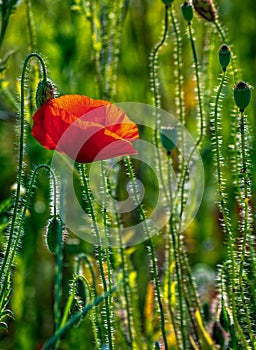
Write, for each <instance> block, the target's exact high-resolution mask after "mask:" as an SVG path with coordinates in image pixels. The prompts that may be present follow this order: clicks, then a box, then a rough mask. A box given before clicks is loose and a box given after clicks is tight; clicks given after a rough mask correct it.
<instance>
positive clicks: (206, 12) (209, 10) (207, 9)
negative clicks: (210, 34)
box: [193, 0, 217, 22]
mask: <svg viewBox="0 0 256 350" xmlns="http://www.w3.org/2000/svg"><path fill="white" fill-rule="evenodd" d="M193 5H194V8H195V10H196V12H197V13H198V14H199V15H200V16H201V17H203V18H204V19H206V21H209V22H214V21H215V20H216V18H217V10H216V8H215V6H214V3H213V2H212V0H193Z"/></svg>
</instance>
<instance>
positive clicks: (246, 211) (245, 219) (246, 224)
mask: <svg viewBox="0 0 256 350" xmlns="http://www.w3.org/2000/svg"><path fill="white" fill-rule="evenodd" d="M240 116H241V124H240V133H241V149H242V164H243V168H242V173H243V188H244V192H243V205H244V216H243V244H242V253H241V258H240V269H239V285H240V289H241V298H242V301H243V304H244V308H245V316H246V322H247V326H248V330H249V334H250V340H251V344H252V346H253V349H254V340H253V332H252V325H251V320H250V316H249V312H248V307H247V302H246V298H245V295H244V287H243V270H244V262H245V253H246V247H247V237H248V231H249V229H250V223H249V191H248V180H249V179H248V170H247V164H246V141H245V115H244V112H243V111H241V112H240ZM247 157H248V155H247Z"/></svg>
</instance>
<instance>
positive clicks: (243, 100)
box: [234, 81, 251, 112]
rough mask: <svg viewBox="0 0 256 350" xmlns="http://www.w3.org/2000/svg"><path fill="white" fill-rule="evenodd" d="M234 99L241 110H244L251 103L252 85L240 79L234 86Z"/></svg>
mask: <svg viewBox="0 0 256 350" xmlns="http://www.w3.org/2000/svg"><path fill="white" fill-rule="evenodd" d="M234 99H235V103H236V105H237V107H239V110H240V112H243V111H244V110H245V108H246V107H247V106H248V104H249V103H250V99H251V87H250V85H249V84H247V83H245V82H244V81H240V82H239V83H238V84H237V85H235V87H234Z"/></svg>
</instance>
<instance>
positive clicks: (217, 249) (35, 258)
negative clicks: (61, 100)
mask: <svg viewBox="0 0 256 350" xmlns="http://www.w3.org/2000/svg"><path fill="white" fill-rule="evenodd" d="M181 5H182V4H181V2H179V1H177V0H175V1H173V0H169V1H168V0H163V1H160V0H155V1H146V0H140V1H138V2H132V1H117V0H115V1H110V0H106V1H105V2H102V1H92V0H89V1H84V0H74V1H71V0H70V1H57V0H56V1H50V0H46V1H30V0H26V1H23V2H19V1H13V0H8V1H0V17H1V28H0V30H1V31H0V103H1V107H0V143H1V145H2V147H1V150H0V162H1V173H0V179H1V183H2V184H3V186H2V187H1V189H0V247H1V251H2V253H1V260H0V265H1V271H0V282H1V286H0V328H1V336H0V348H5V349H16V348H17V349H26V350H29V349H35V348H39V347H40V348H43V349H52V348H53V347H54V348H56V349H57V348H59V349H71V348H74V349H85V348H86V349H134V350H136V349H139V350H141V349H147V350H149V349H150V350H151V349H160V348H163V349H166V350H167V349H183V350H185V349H191V348H192V349H212V350H214V349H218V348H220V349H223V350H225V349H248V350H249V349H250V350H251V349H252V350H253V349H255V347H256V345H255V336H256V334H255V317H254V315H255V313H256V302H255V301H256V295H255V290H256V268H255V266H256V264H255V258H256V257H255V240H254V233H255V204H256V202H255V199H256V196H255V182H256V177H255V174H256V162H255V159H256V158H255V151H254V149H255V146H256V141H255V137H254V135H255V125H256V124H255V121H254V119H253V118H252V116H253V115H254V114H255V112H256V111H255V110H254V109H255V104H253V103H250V102H251V100H253V90H252V88H251V86H250V85H249V84H248V83H246V82H244V80H245V81H250V82H252V84H253V81H254V80H255V71H253V69H254V64H253V62H254V61H255V57H254V56H255V53H254V51H253V49H251V47H252V45H251V42H253V33H254V32H255V29H256V21H255V20H254V19H253V18H252V16H251V12H252V10H251V8H252V6H253V5H254V3H253V2H252V0H250V1H248V2H247V3H243V4H241V2H240V1H239V0H234V1H232V2H228V1H227V2H225V1H223V2H219V4H215V3H214V2H213V1H212V0H200V1H196V0H193V2H189V3H188V2H185V3H184V4H183V5H182V8H181ZM216 5H219V6H216ZM217 8H218V13H217ZM234 13H240V15H241V18H242V19H243V23H244V26H245V27H244V28H246V29H244V30H246V31H247V32H246V37H243V38H242V33H241V32H240V29H239V26H238V25H237V23H236V21H234ZM198 15H199V16H198ZM247 19H248V20H247ZM249 19H250V20H249ZM222 23H224V24H226V26H227V27H228V32H229V37H227V35H226V33H225V32H226V30H225V28H224V27H223V25H222ZM250 50H252V51H250ZM31 52H35V53H31ZM37 52H40V55H39V54H38V53H37ZM235 53H236V54H237V57H236V55H235ZM41 55H42V56H41ZM42 57H44V58H45V57H46V58H47V63H45V61H44V60H43V59H42ZM22 61H24V66H23V70H22V71H21V68H20V62H22ZM46 66H47V67H48V68H49V72H48V71H47V70H46ZM20 75H21V81H18V82H17V78H19V77H20ZM48 76H49V78H50V79H51V80H48ZM52 81H53V82H54V83H52ZM45 83H46V85H45ZM38 86H39V92H40V96H39V97H40V98H39V100H40V101H39V104H38V105H41V104H42V103H44V102H45V101H47V100H49V99H50V98H52V97H54V96H53V86H56V87H57V89H58V90H59V91H60V93H61V94H64V93H80V94H85V95H88V96H90V97H93V98H101V99H108V100H110V101H111V102H115V101H116V102H118V101H124V100H126V101H139V102H142V103H145V104H151V103H152V102H153V105H154V106H155V107H158V108H163V109H165V110H167V111H169V112H170V113H172V114H174V115H175V116H176V118H177V119H178V120H179V121H180V122H181V123H182V124H183V125H184V126H185V128H186V130H188V131H189V132H190V133H191V134H192V136H193V137H194V139H195V145H194V147H192V148H191V149H190V150H188V153H186V157H183V154H184V152H185V150H186V142H185V141H186V140H185V136H184V132H181V130H180V129H179V127H178V126H177V127H176V126H175V127H173V126H169V125H162V124H161V123H162V120H161V118H160V116H159V114H158V113H157V112H155V129H154V130H153V131H152V130H146V128H145V130H144V129H143V128H142V127H141V126H140V127H141V130H140V137H141V139H144V140H148V139H150V140H151V141H152V140H153V141H152V142H153V144H154V146H156V153H155V158H154V160H153V161H154V165H155V168H156V169H157V170H158V173H159V174H160V176H159V178H157V179H155V178H154V176H153V170H152V169H150V170H149V169H148V168H146V167H145V165H144V164H143V162H140V161H139V160H137V159H136V160H134V159H132V158H129V157H126V158H124V159H123V160H122V162H120V164H118V167H117V169H116V168H115V169H114V167H113V168H111V172H108V169H107V167H106V164H107V163H104V162H103V163H100V165H99V168H98V169H99V172H100V174H101V175H100V179H101V182H100V183H99V187H100V189H101V192H100V193H101V198H100V199H101V203H100V204H99V203H98V201H97V198H96V196H95V195H94V193H93V188H91V187H90V169H91V166H90V165H85V164H82V165H81V164H80V165H76V167H75V170H74V179H75V180H74V183H75V185H74V186H75V187H76V191H77V192H78V197H79V200H80V202H81V205H82V207H83V209H84V211H85V213H86V214H87V216H88V218H89V219H88V220H87V221H85V225H84V226H85V231H86V232H87V231H90V233H91V232H92V233H93V235H94V236H95V239H96V241H97V242H98V244H97V245H93V244H91V243H87V242H85V241H84V240H83V239H82V238H81V237H78V236H76V232H67V234H66V230H67V229H66V228H65V220H64V218H65V216H66V214H67V213H65V211H64V210H63V201H64V199H65V195H66V190H67V186H66V184H65V174H64V172H63V174H58V175H59V176H60V179H58V178H57V176H56V174H55V172H54V169H52V168H51V167H50V166H49V165H48V163H49V162H50V156H51V154H50V151H48V150H45V149H42V147H41V146H40V145H39V144H38V143H36V141H35V140H33V139H32V137H31V135H30V129H31V125H32V123H33V121H32V115H33V113H34V112H35V110H36V97H37V99H38V91H37V87H38ZM36 95H37V96H36ZM245 108H246V112H248V115H246V114H245V112H244V111H245ZM156 111H157V110H156ZM14 115H17V119H18V123H17V122H16V121H14V118H13V116H14ZM131 117H132V116H131ZM144 118H147V116H146V115H145V116H144ZM14 126H15V127H14ZM15 128H17V133H18V142H19V148H18V151H17V150H16V149H15V148H14V146H13V145H14V143H15V142H14V139H15V132H14V129H15ZM160 141H161V142H160ZM161 143H162V144H161ZM179 144H181V145H182V146H181V148H178V147H176V146H178V145H179ZM163 151H164V152H165V153H167V162H166V164H163V162H162V158H161V156H160V155H161V154H162V153H163ZM197 152H200V154H201V156H202V160H203V163H204V169H205V182H206V183H205V192H204V197H203V199H202V204H201V207H200V210H199V212H198V214H197V215H196V216H195V217H194V219H193V221H192V222H191V223H190V225H189V226H188V227H186V228H185V230H184V231H182V232H181V226H182V224H184V222H185V220H186V218H185V216H186V205H187V199H188V198H189V189H188V183H189V179H190V177H192V176H193V173H192V172H191V164H193V162H194V161H195V159H196V154H197ZM16 153H17V154H18V175H17V177H16V180H15V176H16V162H17V154H16ZM145 159H146V154H145ZM44 163H46V164H44ZM31 169H32V170H31ZM41 169H45V170H46V171H47V172H48V173H49V175H50V181H49V180H48V179H47V178H46V179H44V178H43V177H42V178H41V177H40V178H38V172H39V170H41ZM173 176H175V178H176V187H177V188H175V190H176V193H175V195H174V192H175V191H174V188H173V187H172V186H173V185H172V180H173V179H172V177H173ZM136 179H140V181H141V182H144V188H145V189H146V190H147V193H146V195H145V197H144V199H143V201H142V202H141V201H140V196H139V189H138V183H137V180H136ZM59 180H60V181H59ZM13 183H14V186H13V187H14V188H15V194H14V196H13V197H11V191H12V190H11V186H12V185H13ZM127 183H128V185H129V186H130V187H128V186H127ZM166 184H167V185H166ZM126 186H127V187H126ZM195 186H198V187H200V186H202V183H196V184H195ZM158 188H163V193H164V195H163V198H161V201H163V202H165V203H167V205H168V208H169V213H170V219H169V221H168V222H167V223H166V224H165V225H164V226H163V227H162V228H161V230H159V232H157V234H156V235H154V236H153V237H152V231H153V230H155V228H154V227H153V225H152V224H151V223H150V222H148V221H147V220H146V218H147V215H148V213H150V212H152V211H153V209H154V203H155V198H156V197H157V190H158ZM128 190H129V194H130V196H131V198H132V202H133V203H135V209H134V210H133V211H132V212H129V213H128V214H127V213H121V214H120V213H119V212H118V208H117V206H116V201H115V199H116V198H118V199H119V200H122V201H124V200H126V197H127V193H128ZM49 193H50V196H49ZM159 193H160V192H159ZM189 204H190V207H191V208H192V209H193V204H194V203H192V202H191V203H189ZM49 217H50V219H49ZM47 220H49V224H48V226H47V227H46V222H47ZM138 222H140V223H143V225H142V231H143V234H144V236H145V241H144V242H142V243H140V244H138V245H136V246H132V247H125V243H126V242H127V241H128V242H129V238H130V237H129V235H128V237H126V236H123V235H122V228H123V227H124V226H126V227H129V225H130V226H132V224H136V223H138ZM45 227H46V228H45ZM111 227H115V228H116V232H117V235H118V240H119V242H120V246H119V247H111V245H110V244H109V242H110V239H111V237H110V232H111V231H110V228H111ZM45 230H46V232H45ZM44 232H45V234H44ZM64 232H65V235H64ZM128 234H130V235H131V236H132V234H133V233H132V232H129V233H128ZM44 235H46V246H45V244H44V241H43V238H42V236H44ZM63 238H64V239H63ZM100 243H101V244H100ZM47 247H48V249H49V250H50V252H52V253H54V255H52V254H49V252H48V250H47V249H46V248H47ZM213 275H216V276H217V277H216V278H215V277H212V276H213ZM205 310H208V311H207V312H205Z"/></svg>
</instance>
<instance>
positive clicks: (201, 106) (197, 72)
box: [188, 23, 204, 148]
mask: <svg viewBox="0 0 256 350" xmlns="http://www.w3.org/2000/svg"><path fill="white" fill-rule="evenodd" d="M188 31H189V39H190V44H191V49H192V53H193V59H194V65H195V75H196V88H197V98H198V106H199V118H200V131H199V136H198V139H197V141H196V145H195V147H196V148H197V147H198V146H199V145H200V143H201V141H202V138H203V132H204V118H203V102H202V96H201V87H200V75H199V63H198V58H197V53H196V47H195V42H194V38H193V33H192V27H191V23H189V24H188Z"/></svg>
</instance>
